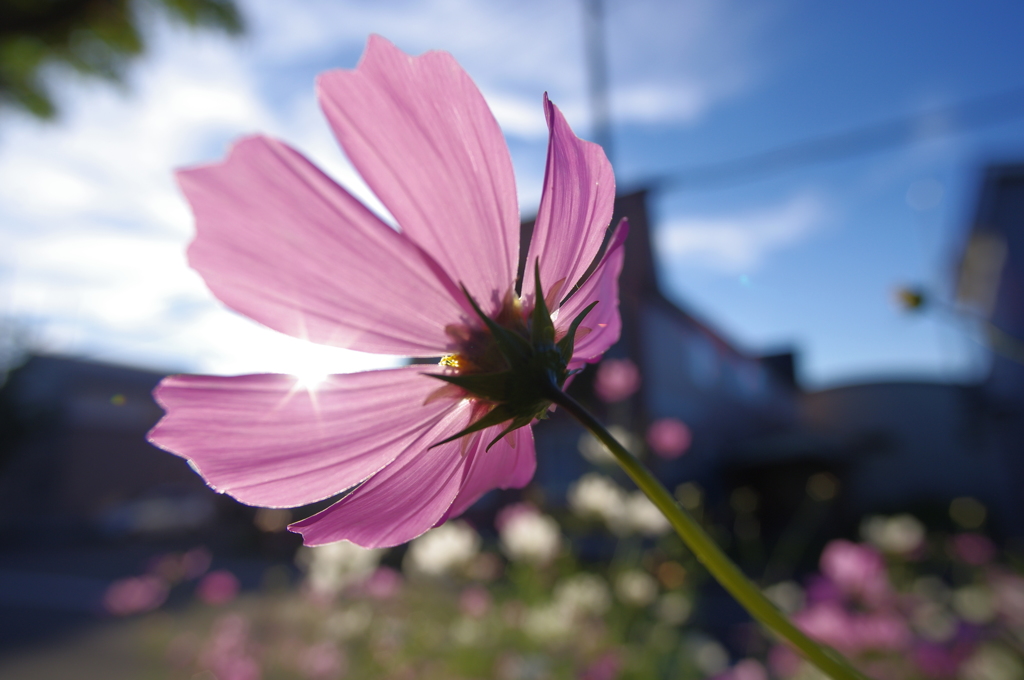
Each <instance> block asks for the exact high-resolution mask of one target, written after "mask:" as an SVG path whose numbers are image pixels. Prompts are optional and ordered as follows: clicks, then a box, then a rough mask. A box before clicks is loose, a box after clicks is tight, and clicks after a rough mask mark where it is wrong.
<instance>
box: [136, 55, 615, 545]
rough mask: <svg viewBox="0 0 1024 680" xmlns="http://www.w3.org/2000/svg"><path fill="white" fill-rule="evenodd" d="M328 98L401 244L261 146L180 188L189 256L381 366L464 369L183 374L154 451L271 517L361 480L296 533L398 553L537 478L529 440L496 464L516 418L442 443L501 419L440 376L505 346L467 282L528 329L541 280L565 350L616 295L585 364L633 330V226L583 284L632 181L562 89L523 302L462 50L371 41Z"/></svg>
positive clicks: (170, 390)
mask: <svg viewBox="0 0 1024 680" xmlns="http://www.w3.org/2000/svg"><path fill="white" fill-rule="evenodd" d="M317 92H318V95H319V99H320V104H321V106H322V108H323V110H324V112H325V114H326V116H327V119H328V122H329V123H330V125H331V127H332V128H333V130H334V133H335V135H336V136H337V138H338V140H339V142H340V143H341V145H342V147H343V148H344V150H345V153H346V155H347V156H348V158H349V160H350V161H351V162H352V164H353V165H354V166H355V167H356V169H357V170H358V171H359V172H360V174H361V175H362V177H363V179H364V180H366V182H367V184H368V185H369V186H370V188H371V189H372V190H373V191H374V192H375V193H376V195H377V196H378V197H379V198H380V200H381V202H382V203H383V204H384V206H385V207H386V208H387V209H388V210H389V211H390V213H391V214H392V215H393V216H394V218H395V220H396V221H397V223H398V225H399V226H400V228H401V231H396V230H395V229H392V228H391V227H389V226H388V225H387V224H386V223H384V222H382V221H381V220H380V219H379V218H378V217H377V216H376V215H374V214H373V213H372V212H370V211H369V210H368V209H367V208H366V207H364V206H363V205H362V204H361V203H360V202H359V201H357V200H356V199H355V198H353V197H352V196H351V194H349V193H348V192H347V191H345V190H344V189H342V188H341V187H340V186H338V185H337V184H336V183H335V182H334V181H333V180H331V179H330V178H328V177H327V176H326V175H325V174H323V173H322V172H321V171H320V170H318V169H317V168H316V167H314V166H313V165H312V164H311V163H310V162H309V161H308V160H306V159H305V158H304V157H303V156H302V155H301V154H300V153H298V152H297V151H295V150H294V149H292V148H291V147H289V146H287V145H285V144H284V143H282V142H280V141H277V140H274V139H270V138H268V137H263V136H253V137H249V138H246V139H243V140H241V141H240V142H238V143H237V144H235V146H234V147H233V148H232V150H231V152H230V154H229V156H228V158H227V160H226V161H224V162H222V163H217V164H214V165H209V166H205V167H200V168H195V169H190V170H186V171H183V172H180V173H179V174H178V181H179V183H180V185H181V188H182V190H183V191H184V193H185V195H186V197H187V198H188V200H189V202H190V203H191V205H192V210H193V212H194V214H195V218H196V232H197V235H196V239H195V241H193V243H192V245H191V246H190V247H189V251H188V256H189V263H190V264H191V265H192V267H193V268H195V269H196V270H197V271H198V272H199V273H200V275H202V277H203V278H204V280H205V281H206V283H207V285H208V286H209V287H210V289H211V290H212V291H213V293H214V294H215V295H216V296H217V297H218V298H220V300H221V301H223V302H224V303H225V304H227V305H228V306H229V307H231V308H233V309H234V310H236V311H239V312H241V313H243V314H245V315H247V316H249V317H251V318H253V319H255V320H256V321H259V322H260V323H263V324H265V325H267V326H269V327H271V328H273V329H275V330H278V331H281V332H284V333H288V334H290V335H293V336H296V337H299V338H303V339H307V340H310V341H313V342H318V343H324V344H329V345H335V346H339V347H346V348H350V349H354V350H359V351H363V352H378V353H384V354H396V355H405V356H414V357H437V356H440V355H450V358H449V359H448V361H447V362H443V363H444V364H445V365H444V366H435V367H431V366H428V365H422V364H420V365H411V366H406V367H404V368H397V369H392V370H382V371H370V372H365V373H354V374H346V375H333V376H329V377H328V378H327V379H326V380H324V381H323V382H321V383H320V384H318V385H316V386H315V387H312V386H303V385H302V384H300V383H299V382H298V381H297V380H296V378H294V377H292V376H286V375H247V376H238V377H213V376H171V377H169V378H166V379H165V380H164V381H163V382H162V383H161V384H160V386H159V387H158V388H157V389H156V391H155V396H156V398H157V400H158V401H159V403H160V404H161V406H162V407H163V408H164V410H165V411H166V415H165V416H164V418H163V419H162V420H161V421H160V422H159V423H158V424H157V426H156V427H155V428H154V429H153V430H152V431H151V432H150V435H149V437H150V441H152V442H153V443H154V444H156V445H157V446H160V447H161V448H164V449H167V450H168V451H171V452H173V453H176V454H178V455H180V456H182V457H185V458H188V459H189V461H190V462H191V464H192V465H193V466H194V467H195V468H196V469H197V470H198V471H199V472H200V474H202V475H203V477H204V478H205V479H206V481H207V483H208V484H209V485H210V486H212V487H213V488H215V489H216V490H218V491H221V492H224V493H228V494H230V495H232V496H234V497H235V498H237V499H238V500H240V501H242V502H244V503H249V504H252V505H264V506H271V507H293V506H301V505H305V504H308V503H312V502H314V501H319V500H322V499H325V498H329V497H331V496H334V495H336V494H338V493H339V492H340V491H343V490H345V489H352V488H354V490H353V491H352V492H351V493H349V494H348V495H346V496H345V497H344V498H343V499H342V500H340V501H338V502H337V503H335V504H333V505H332V506H330V507H329V508H327V509H326V510H323V511H321V512H319V513H317V514H316V515H313V516H312V517H309V518H307V519H304V520H302V521H300V522H297V523H295V524H292V525H291V527H290V528H291V529H292V530H293V531H297V532H299V533H301V534H302V535H303V538H304V540H305V543H306V544H307V545H321V544H324V543H331V542H334V541H340V540H342V539H347V540H349V541H351V542H353V543H356V544H358V545H361V546H364V547H384V546H393V545H397V544H400V543H404V542H406V541H409V540H411V539H412V538H415V537H416V536H418V535H420V534H422V533H423V532H425V531H426V530H427V529H429V528H431V527H433V526H436V525H438V524H439V523H441V522H443V521H445V520H446V519H448V518H449V517H454V516H457V515H459V514H461V513H462V512H463V511H464V510H466V509H467V508H468V507H469V506H470V505H472V504H473V503H474V502H475V501H476V500H477V499H478V498H479V497H480V496H481V495H483V494H484V493H485V492H487V491H488V490H490V489H493V488H495V487H500V488H510V487H521V486H523V485H524V484H526V483H527V482H528V481H529V480H530V478H531V477H532V476H533V472H534V469H535V466H536V461H535V456H534V444H533V436H532V432H531V431H530V428H529V427H522V428H521V429H517V430H515V431H514V432H512V433H510V434H508V435H507V436H505V437H504V438H502V439H500V440H498V441H497V442H496V443H495V444H494V446H493V448H492V449H491V450H490V451H488V452H486V453H485V449H486V447H487V445H488V443H490V442H491V441H492V440H494V439H495V438H496V437H497V435H498V434H499V433H500V432H502V431H503V429H504V427H505V425H506V424H508V423H507V421H506V422H505V423H501V424H496V425H492V426H491V427H488V428H486V429H484V430H482V431H481V432H478V433H475V434H472V435H468V436H466V437H463V438H461V439H457V440H455V441H452V442H449V443H446V444H442V445H439V446H436V447H434V448H431V447H432V446H433V445H434V444H436V443H437V442H440V441H442V440H445V439H447V438H449V437H451V436H453V435H455V434H457V433H459V432H461V431H462V430H463V429H465V428H466V427H467V426H468V425H470V424H471V423H475V422H477V421H478V420H480V419H481V418H482V417H483V416H484V415H486V414H487V413H488V412H489V411H490V409H491V408H492V407H494V404H493V403H491V402H489V401H487V400H484V399H481V398H479V397H476V396H472V395H471V394H470V393H468V392H466V391H465V390H463V389H462V388H460V387H455V386H454V385H450V384H449V385H444V386H442V384H441V383H440V382H439V381H437V380H430V379H427V378H425V377H424V374H429V373H434V374H438V373H444V374H448V375H465V374H471V373H473V372H474V367H475V365H476V363H475V362H484V361H483V360H484V359H488V358H489V360H490V361H491V362H492V363H493V360H494V359H493V356H492V355H490V354H486V353H487V352H491V351H492V350H493V349H494V345H495V342H496V341H495V340H494V336H493V335H492V333H491V332H490V331H487V330H486V329H485V328H484V325H483V324H481V323H480V318H479V317H478V316H477V314H476V312H475V311H474V309H473V308H472V305H471V304H470V302H469V300H468V299H467V296H466V294H464V293H463V291H462V290H461V289H460V285H461V286H464V287H465V290H466V291H467V292H468V294H469V295H471V296H472V297H473V299H474V300H476V301H477V302H478V303H479V305H480V307H481V309H482V313H484V314H486V315H487V316H488V317H489V318H490V319H492V320H494V321H495V323H497V324H498V325H499V326H502V327H504V328H509V327H513V326H515V327H518V326H522V325H524V323H525V320H526V319H528V317H527V316H526V315H527V314H528V313H529V312H530V311H531V310H532V308H533V307H534V302H535V291H534V288H535V284H534V277H533V276H531V275H529V274H531V273H532V272H533V271H534V268H535V265H536V266H539V274H540V279H541V281H542V282H543V285H544V288H545V296H546V298H547V299H548V300H547V301H548V306H549V308H550V311H551V317H552V321H553V323H554V327H555V330H556V338H557V337H560V336H561V335H563V334H565V333H566V331H567V329H568V327H569V325H570V324H571V322H572V321H573V320H574V319H575V318H576V317H577V316H578V315H579V314H580V313H581V312H582V311H583V310H584V309H585V308H587V306H588V305H589V304H591V303H593V302H596V303H597V306H596V307H595V308H594V309H593V310H591V311H590V313H589V314H588V315H587V316H586V318H585V321H584V326H585V327H586V328H581V329H580V332H579V333H578V335H577V342H576V344H575V348H574V352H573V354H572V357H571V360H570V361H569V362H568V369H576V368H580V367H582V366H583V365H584V364H585V363H588V362H593V361H596V360H598V359H599V358H600V356H601V355H602V354H603V353H604V351H605V350H607V349H608V347H609V346H611V344H612V343H614V342H615V341H616V340H617V339H618V336H619V330H620V320H619V314H618V274H619V271H620V270H621V268H622V258H623V242H624V240H625V237H626V232H627V226H626V225H625V224H622V225H620V227H619V228H618V229H617V230H616V231H615V233H614V235H613V236H612V237H611V239H610V242H609V246H608V248H607V250H606V252H605V253H604V255H603V258H602V259H601V261H600V263H599V264H598V266H597V268H596V270H594V272H593V274H592V275H591V276H590V277H589V278H587V279H586V280H585V281H584V280H583V276H584V274H585V272H586V271H587V270H588V268H589V267H590V265H591V264H592V262H593V261H594V260H595V258H596V257H597V256H598V254H599V251H600V249H601V244H602V242H603V240H604V236H605V232H606V228H607V226H608V224H609V221H610V220H611V214H612V203H613V201H614V197H615V181H614V176H613V174H612V169H611V166H610V164H609V163H608V160H607V158H606V157H605V155H604V152H603V151H602V150H601V148H600V147H599V146H597V145H595V144H591V143H589V142H586V141H583V140H580V139H578V138H577V137H576V136H575V135H574V134H573V133H572V130H570V128H569V125H568V124H567V123H566V121H565V118H564V117H563V116H562V114H561V112H560V111H559V110H558V108H557V107H555V106H554V105H553V104H551V103H550V102H549V101H548V100H547V98H546V97H545V99H544V110H545V114H546V116H547V121H548V126H549V129H550V143H549V147H548V157H547V167H546V172H545V178H544V186H543V193H542V195H541V203H540V208H539V212H538V215H537V220H536V223H535V227H534V232H533V239H532V242H531V244H530V249H529V252H528V255H527V259H526V262H527V267H526V271H527V274H528V275H527V276H524V280H523V281H522V294H521V297H517V296H516V294H515V289H514V285H515V278H516V272H517V267H518V263H519V214H518V212H519V211H518V202H517V198H516V190H515V181H514V177H513V174H512V163H511V159H510V157H509V153H508V147H507V146H506V144H505V141H504V139H503V137H502V135H501V130H500V129H499V128H498V124H497V122H496V121H495V119H494V116H493V115H492V114H491V112H490V110H489V109H488V107H487V104H486V103H485V101H484V99H483V97H482V96H481V94H480V92H479V90H477V88H476V86H475V85H474V84H473V82H472V80H470V78H469V76H468V75H466V73H465V72H464V71H463V70H462V69H461V68H460V67H459V65H458V64H457V63H456V62H455V60H454V59H453V58H452V57H451V55H449V54H447V53H444V52H429V53H426V54H424V55H422V56H420V57H411V56H409V55H406V54H404V53H403V52H401V51H399V50H398V49H397V48H396V47H395V46H394V45H392V44H391V43H390V42H388V41H387V40H385V39H383V38H381V37H378V36H372V37H371V38H370V40H369V42H368V45H367V48H366V51H365V53H364V54H363V58H362V60H361V61H360V62H359V65H358V66H357V67H356V68H355V69H354V70H336V71H330V72H328V73H325V74H323V75H321V76H320V77H319V79H318V81H317ZM569 292H572V295H571V297H569V298H568V299H567V300H564V298H565V297H566V294H567V293H569ZM562 300H564V303H561V304H560V301H562ZM520 301H521V304H522V306H521V307H520V306H519V305H520ZM587 331H589V332H587ZM485 355H486V356H485ZM484 363H486V362H484ZM428 450H429V455H424V454H425V453H426V452H427V451H428Z"/></svg>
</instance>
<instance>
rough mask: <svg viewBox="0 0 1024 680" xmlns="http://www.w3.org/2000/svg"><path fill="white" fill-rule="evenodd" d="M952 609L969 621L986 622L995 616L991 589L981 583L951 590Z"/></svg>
mask: <svg viewBox="0 0 1024 680" xmlns="http://www.w3.org/2000/svg"><path fill="white" fill-rule="evenodd" d="M953 609H955V610H956V613H957V614H959V615H960V616H962V617H963V618H964V620H966V621H969V622H970V623H979V624H981V623H988V622H989V621H991V620H992V619H994V618H995V617H996V603H995V598H994V597H993V594H992V590H991V589H990V588H988V587H987V586H983V585H971V586H964V587H963V588H957V589H956V590H955V591H953Z"/></svg>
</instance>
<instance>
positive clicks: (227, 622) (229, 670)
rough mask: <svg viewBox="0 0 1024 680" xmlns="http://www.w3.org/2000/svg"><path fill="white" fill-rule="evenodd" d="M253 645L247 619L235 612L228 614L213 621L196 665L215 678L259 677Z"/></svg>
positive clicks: (244, 679) (253, 679) (239, 679)
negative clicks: (211, 628)
mask: <svg viewBox="0 0 1024 680" xmlns="http://www.w3.org/2000/svg"><path fill="white" fill-rule="evenodd" d="M252 646H253V645H252V643H251V641H250V639H249V622H248V621H247V620H246V619H245V618H243V617H242V616H240V615H238V614H228V615H227V616H224V617H221V618H220V619H218V620H217V621H216V622H214V624H213V630H212V631H211V633H210V638H209V639H208V640H207V642H206V645H205V647H204V649H203V651H202V653H201V654H200V655H199V665H200V666H201V667H202V668H205V669H207V670H209V671H210V672H211V673H213V675H214V677H216V678H217V680H259V679H260V678H261V677H262V676H263V671H262V669H261V668H260V664H259V662H258V661H257V660H256V657H255V656H253V653H252V649H251V648H252Z"/></svg>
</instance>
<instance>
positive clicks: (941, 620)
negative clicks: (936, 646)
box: [910, 601, 958, 642]
mask: <svg viewBox="0 0 1024 680" xmlns="http://www.w3.org/2000/svg"><path fill="white" fill-rule="evenodd" d="M910 625H911V626H913V628H914V630H915V631H917V634H918V635H920V636H921V637H922V638H924V639H925V640H928V641H929V642H948V641H949V640H952V639H953V636H954V635H956V631H957V626H958V621H957V619H956V617H955V616H953V614H952V613H951V612H950V611H949V610H948V609H947V608H946V607H945V606H943V605H941V604H939V603H937V602H931V601H926V602H922V603H921V604H919V605H917V606H916V607H914V609H913V610H912V611H911V612H910Z"/></svg>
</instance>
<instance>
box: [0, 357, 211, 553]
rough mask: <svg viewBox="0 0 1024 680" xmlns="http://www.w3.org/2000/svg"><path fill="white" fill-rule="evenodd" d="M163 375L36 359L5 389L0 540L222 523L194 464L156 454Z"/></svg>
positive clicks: (1, 393) (0, 423)
mask: <svg viewBox="0 0 1024 680" xmlns="http://www.w3.org/2000/svg"><path fill="white" fill-rule="evenodd" d="M161 377H163V376H162V374H159V373H154V372H150V371H141V370H136V369H132V368H127V367H121V366H112V365H106V364H99V363H93V362H89V361H82V360H78V359H72V358H64V357H51V356H31V357H29V358H28V360H27V361H26V362H25V363H24V364H23V365H21V366H20V367H18V368H17V369H16V370H14V371H12V372H11V373H10V375H9V377H8V380H7V382H6V384H4V386H3V389H2V390H0V411H2V420H0V536H5V537H7V538H8V540H9V541H12V540H15V539H17V540H18V542H20V541H22V540H24V541H30V542H31V541H32V540H33V536H42V537H49V538H48V539H45V540H52V537H53V536H54V535H56V536H61V537H62V538H63V539H69V540H74V541H82V540H88V539H89V538H90V537H92V538H98V537H101V536H102V537H107V538H116V537H119V536H133V535H139V534H157V535H159V534H161V533H171V534H173V533H175V532H177V531H189V530H194V529H198V528H201V527H203V526H204V525H206V524H207V523H209V522H210V521H211V520H212V519H213V517H214V511H215V509H214V505H213V497H214V494H212V493H211V492H210V491H209V489H207V488H206V485H205V484H204V483H203V482H202V480H201V479H199V477H198V476H197V475H196V474H195V473H194V472H193V471H192V470H191V469H190V468H189V466H188V464H187V463H186V462H185V461H184V460H182V459H180V458H177V457H175V456H169V455H167V454H166V453H164V452H162V451H160V450H158V449H156V448H155V447H153V446H151V445H150V444H149V443H148V442H147V441H146V432H147V431H148V430H149V428H151V427H152V426H153V425H154V424H156V421H157V420H159V418H160V416H161V414H162V411H161V410H160V408H159V407H158V406H157V405H156V404H155V403H154V402H153V398H152V396H151V394H150V393H151V392H152V390H153V388H154V387H155V386H156V384H157V383H158V382H159V381H160V378H161Z"/></svg>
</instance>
